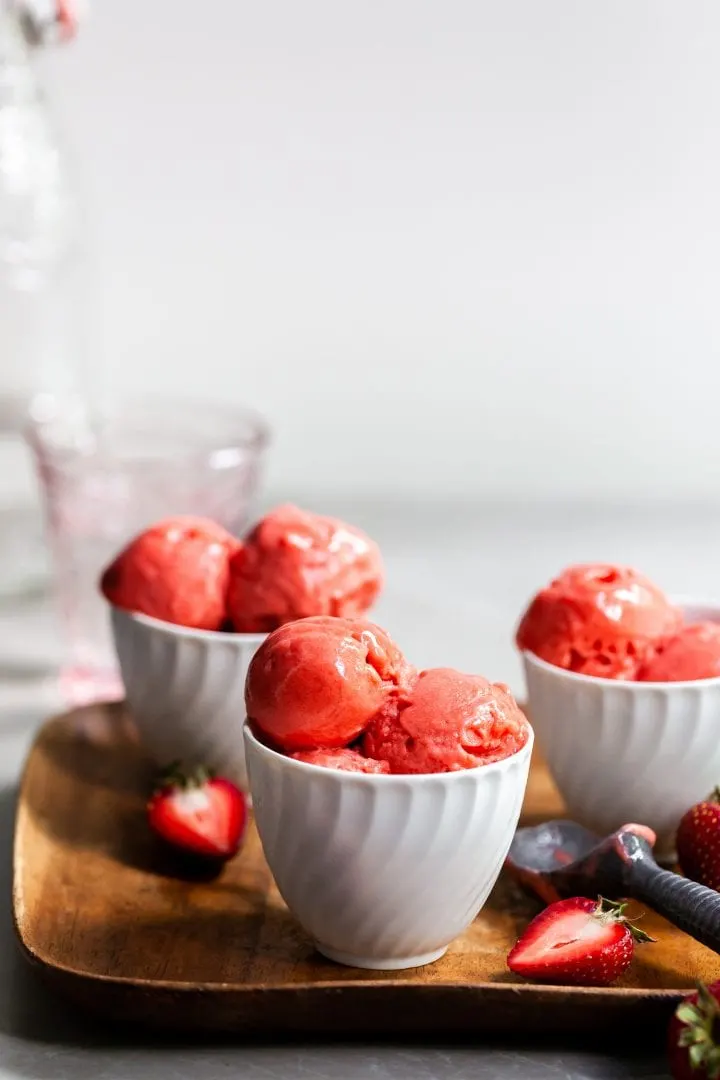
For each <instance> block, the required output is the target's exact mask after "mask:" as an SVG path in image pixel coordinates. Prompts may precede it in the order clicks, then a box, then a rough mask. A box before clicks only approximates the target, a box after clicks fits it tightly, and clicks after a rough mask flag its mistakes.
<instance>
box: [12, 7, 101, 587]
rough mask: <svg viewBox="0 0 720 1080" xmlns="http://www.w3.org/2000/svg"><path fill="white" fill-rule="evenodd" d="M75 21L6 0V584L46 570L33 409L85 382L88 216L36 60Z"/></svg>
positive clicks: (69, 32)
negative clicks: (31, 443)
mask: <svg viewBox="0 0 720 1080" xmlns="http://www.w3.org/2000/svg"><path fill="white" fill-rule="evenodd" d="M74 30H75V21H74V16H73V13H72V10H71V8H70V6H69V3H68V0H0V596H3V595H4V596H7V595H9V594H10V595H15V594H18V593H23V592H26V591H27V590H28V589H29V588H31V587H32V586H34V585H35V584H36V583H37V579H38V577H42V576H43V575H44V562H45V556H44V547H43V541H42V524H41V518H40V511H39V508H38V506H37V498H36V494H35V490H36V489H35V481H34V476H33V468H32V462H31V457H30V454H29V451H28V449H27V447H26V444H25V441H24V432H25V429H26V425H27V422H28V419H29V418H30V417H31V416H32V415H37V414H42V413H43V412H44V411H47V410H48V409H49V408H52V409H54V410H56V409H57V408H59V407H62V402H63V401H64V400H65V399H70V398H72V397H73V396H74V395H75V394H76V393H77V392H78V389H79V387H78V381H79V374H80V367H81V357H80V349H81V338H82V335H81V332H80V319H81V309H82V297H81V296H80V295H79V287H80V281H81V277H82V272H81V268H82V244H81V240H82V229H81V222H82V217H81V214H80V205H79V200H78V198H77V193H76V191H75V189H74V186H73V183H72V182H71V178H70V175H69V173H70V170H69V168H68V155H67V153H66V151H65V149H64V147H63V144H62V140H61V138H60V137H59V134H58V132H57V130H56V127H55V124H54V122H53V117H52V114H51V111H50V109H49V107H48V103H47V101H46V99H45V96H44V94H43V91H42V88H41V86H40V83H39V80H38V77H37V72H36V70H35V64H34V58H35V53H36V52H37V50H38V49H41V48H43V47H44V46H46V45H48V44H51V43H55V42H59V41H65V40H69V39H70V38H72V37H73V36H74Z"/></svg>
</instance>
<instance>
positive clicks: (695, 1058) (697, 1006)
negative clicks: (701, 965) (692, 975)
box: [675, 982, 720, 1080]
mask: <svg viewBox="0 0 720 1080" xmlns="http://www.w3.org/2000/svg"><path fill="white" fill-rule="evenodd" d="M697 988H698V996H697V1002H695V1003H693V1002H692V1001H688V1000H685V1001H681V1002H680V1004H679V1005H678V1007H677V1009H676V1010H675V1016H676V1017H677V1019H678V1020H679V1021H680V1023H681V1024H682V1025H683V1026H682V1027H681V1028H680V1034H679V1036H678V1046H684V1047H686V1048H687V1051H688V1057H689V1059H690V1065H691V1067H692V1068H693V1069H702V1070H704V1075H705V1076H706V1077H707V1078H708V1080H719V1078H720V1046H718V1045H717V1043H716V1042H715V1028H716V1026H717V1024H718V1022H720V1005H718V1002H717V1001H716V999H715V998H714V997H713V995H712V994H711V993H710V991H709V990H708V988H707V986H705V984H704V983H702V982H698V984H697Z"/></svg>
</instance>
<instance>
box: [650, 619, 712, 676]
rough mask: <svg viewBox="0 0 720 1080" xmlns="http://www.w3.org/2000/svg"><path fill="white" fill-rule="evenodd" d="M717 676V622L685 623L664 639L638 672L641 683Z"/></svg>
mask: <svg viewBox="0 0 720 1080" xmlns="http://www.w3.org/2000/svg"><path fill="white" fill-rule="evenodd" d="M719 675H720V624H718V623H713V622H699V623H689V624H688V625H687V626H683V628H682V629H681V630H679V631H678V633H677V634H675V635H674V637H671V638H669V639H668V641H666V642H665V644H664V645H662V646H660V648H659V649H658V651H657V652H656V653H655V654H654V655H653V656H650V657H649V659H648V660H646V662H645V663H644V664H643V665H642V667H641V668H640V670H639V671H638V679H640V680H642V681H643V682H684V681H685V680H688V681H689V680H694V679H715V678H717V677H718V676H719Z"/></svg>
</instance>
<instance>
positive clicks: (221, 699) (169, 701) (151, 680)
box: [111, 608, 266, 790]
mask: <svg viewBox="0 0 720 1080" xmlns="http://www.w3.org/2000/svg"><path fill="white" fill-rule="evenodd" d="M111 623H112V631H113V637H114V641H115V650H116V652H117V656H118V661H119V664H120V672H121V675H122V679H123V683H124V685H125V694H126V697H127V701H128V704H129V706H130V711H131V713H132V716H133V719H134V720H135V723H136V725H137V728H138V731H139V734H140V738H141V739H142V742H143V744H144V745H145V747H146V748H147V750H148V752H149V753H150V754H151V755H152V757H153V758H155V760H156V761H157V762H158V764H159V765H160V766H166V765H169V764H171V763H172V762H173V761H176V760H182V761H183V762H186V763H188V764H204V765H208V766H209V767H211V768H214V769H216V770H217V771H218V772H221V773H222V774H223V776H227V777H229V778H230V779H232V780H234V781H235V782H236V783H237V784H238V785H240V786H241V787H242V788H244V789H246V790H247V786H248V783H247V772H246V769H245V749H244V745H243V734H242V729H243V723H244V720H245V676H246V675H247V669H248V666H249V664H250V661H251V659H252V657H253V656H254V654H255V652H256V650H257V649H258V648H259V647H260V645H261V644H262V642H263V641H264V640H265V637H266V635H265V634H231V633H221V632H217V633H214V632H210V631H207V630H190V629H188V628H187V627H183V626H175V625H173V624H172V623H166V622H162V621H161V620H159V619H151V618H149V617H148V616H147V615H136V614H132V613H129V612H126V611H121V610H120V609H119V608H111Z"/></svg>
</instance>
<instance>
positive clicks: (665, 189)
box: [45, 0, 720, 501]
mask: <svg viewBox="0 0 720 1080" xmlns="http://www.w3.org/2000/svg"><path fill="white" fill-rule="evenodd" d="M718 40H720V4H718V3H717V0H705V2H702V0H683V2H682V3H680V2H678V0H603V2H602V3H591V2H589V0H587V2H582V0H503V2H502V3H498V2H497V0H442V2H438V0H374V2H373V0H370V2H365V3H357V2H355V3H353V2H349V0H303V2H299V0H262V2H257V0H254V2H252V3H251V2H249V0H213V2H212V3H204V4H203V3H197V2H191V0H152V2H150V3H148V2H147V0H95V2H94V5H93V7H92V9H91V17H90V20H89V21H88V23H87V25H86V26H85V27H84V28H83V32H82V35H81V37H80V38H79V40H78V41H77V43H76V44H75V45H74V46H73V47H72V48H70V49H67V50H64V51H62V52H58V53H57V54H55V55H54V56H52V57H49V58H48V60H47V62H46V64H45V68H46V75H47V81H48V84H49V88H50V91H51V93H52V95H53V97H54V100H55V106H56V108H57V110H58V112H59V115H60V117H61V119H62V121H63V123H64V126H65V128H66V131H67V133H68V137H69V139H70V141H71V144H72V145H73V146H74V149H75V152H76V154H77V157H78V161H79V167H80V173H81V177H82V179H83V182H84V184H85V187H86V189H87V194H88V205H89V207H90V210H91V214H92V217H93V220H94V233H93V243H94V246H95V258H96V260H97V263H96V265H97V274H96V287H97V290H96V291H97V303H98V305H99V306H98V319H97V320H96V321H97V325H98V327H99V328H100V329H101V331H102V333H101V338H100V340H99V341H98V345H97V364H98V366H100V365H102V367H103V371H104V372H105V373H106V375H107V377H108V379H109V380H110V382H111V385H112V386H113V387H115V388H116V389H117V390H118V391H120V390H122V389H128V388H130V389H137V388H138V387H141V386H145V385H149V386H151V387H152V388H153V389H163V388H168V389H170V388H172V390H173V391H177V390H181V391H183V392H187V393H208V392H212V393H213V394H214V395H215V396H222V397H235V398H237V400H238V401H248V402H250V403H252V404H255V405H256V406H258V407H259V408H261V409H262V410H263V411H264V412H265V413H266V414H267V416H268V417H269V419H270V420H271V422H272V424H273V426H274V427H275V428H276V432H277V438H276V444H275V449H274V454H273V458H272V468H271V472H270V478H269V479H270V482H271V484H272V485H273V486H274V487H275V488H277V489H278V490H279V489H282V490H283V491H290V492H292V491H293V490H294V489H298V488H301V489H302V490H303V491H304V492H305V491H308V490H314V491H317V492H319V493H325V492H332V491H335V490H337V489H338V488H341V487H343V486H346V487H347V488H349V490H350V491H353V492H355V493H357V494H359V495H360V494H367V493H372V494H379V495H381V496H387V497H389V498H391V497H393V496H394V494H395V493H397V492H398V491H405V492H407V493H410V494H412V495H419V496H424V495H427V494H433V493H441V494H443V495H446V494H449V495H453V494H467V495H472V496H473V497H476V498H486V497H487V498H490V497H494V496H497V495H498V494H501V493H502V494H504V495H506V496H508V497H510V498H522V499H525V498H549V497H553V498H554V497H557V498H567V497H570V498H573V497H576V496H578V495H583V496H586V497H590V498H597V499H600V498H602V497H609V496H617V497H621V498H625V497H629V498H635V497H645V498H647V499H648V500H652V499H657V498H664V497H668V498H671V497H673V498H674V497H678V496H687V497H688V498H700V499H716V500H718V501H720V423H719V422H718V412H719V410H718V401H719V399H720V64H719V63H718ZM328 448H330V452H328Z"/></svg>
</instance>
